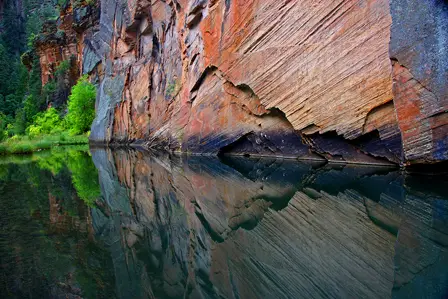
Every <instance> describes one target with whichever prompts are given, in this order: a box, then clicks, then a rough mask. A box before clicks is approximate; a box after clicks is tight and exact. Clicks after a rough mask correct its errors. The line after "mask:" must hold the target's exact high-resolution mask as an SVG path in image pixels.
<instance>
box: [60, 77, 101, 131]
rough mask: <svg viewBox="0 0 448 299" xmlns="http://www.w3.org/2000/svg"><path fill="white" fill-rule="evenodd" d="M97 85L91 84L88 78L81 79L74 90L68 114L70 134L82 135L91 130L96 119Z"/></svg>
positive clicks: (70, 98)
mask: <svg viewBox="0 0 448 299" xmlns="http://www.w3.org/2000/svg"><path fill="white" fill-rule="evenodd" d="M95 98H96V88H95V85H93V84H92V83H90V82H89V81H88V79H87V76H83V77H81V78H80V79H79V80H78V82H77V83H76V85H75V86H73V88H72V93H71V95H70V96H69V100H68V113H67V116H66V122H67V125H68V126H69V128H70V134H72V135H77V134H82V133H85V132H87V131H88V130H90V126H91V125H92V122H93V119H94V118H95Z"/></svg>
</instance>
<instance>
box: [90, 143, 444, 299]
mask: <svg viewBox="0 0 448 299" xmlns="http://www.w3.org/2000/svg"><path fill="white" fill-rule="evenodd" d="M93 159H94V162H95V164H96V166H97V168H98V170H99V176H100V184H101V189H102V201H101V203H100V205H99V208H97V209H93V210H92V219H93V225H94V229H95V231H96V235H97V236H98V237H99V238H100V239H102V240H103V241H104V242H105V243H106V244H107V246H108V249H109V250H110V251H111V254H112V259H113V261H114V269H115V275H116V281H117V294H118V295H119V296H121V297H128V296H130V294H132V296H133V297H134V298H138V297H148V296H149V297H153V296H154V297H163V298H168V297H192V298H196V297H200V296H204V297H208V298H214V297H225V298H254V297H256V298H273V297H275V298H279V297H285V298H286V297H292V298H297V297H307V298H322V297H328V296H329V297H340V298H346V297H363V298H379V297H380V298H384V297H390V296H391V294H393V295H394V296H396V297H397V298H404V297H408V295H409V294H410V292H412V291H413V290H418V289H422V286H423V285H424V284H426V283H427V285H428V286H431V287H432V289H431V290H432V292H433V294H434V295H435V296H442V295H443V294H444V292H445V293H446V291H447V289H446V286H447V285H448V284H446V283H445V282H446V278H447V273H446V271H447V270H446V269H448V268H447V243H448V242H447V238H448V237H447V236H448V229H447V227H448V225H447V214H448V202H447V201H446V200H445V199H446V195H444V194H442V193H437V194H434V195H432V196H431V197H429V196H427V197H424V196H422V193H421V192H420V191H419V190H414V189H413V188H412V185H405V182H410V181H411V180H410V179H409V178H408V177H403V176H402V175H401V174H400V173H398V172H396V171H394V170H393V169H392V170H390V169H372V168H370V169H367V168H356V167H340V168H329V167H328V166H321V165H319V164H300V163H297V162H294V161H292V162H291V161H290V162H288V161H283V160H275V159H265V160H255V159H243V158H238V159H235V158H231V159H230V158H227V159H226V160H223V161H220V160H218V159H217V158H206V157H188V158H180V157H173V156H163V155H158V156H151V155H148V154H145V153H142V152H134V151H132V152H127V151H114V152H112V151H109V150H100V149H96V150H94V151H93ZM223 162H224V163H223ZM405 186H406V187H405ZM444 196H445V197H444ZM442 266H445V268H443V267H442ZM429 280H430V282H429ZM392 290H393V292H392Z"/></svg>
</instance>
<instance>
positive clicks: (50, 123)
mask: <svg viewBox="0 0 448 299" xmlns="http://www.w3.org/2000/svg"><path fill="white" fill-rule="evenodd" d="M63 130H64V125H63V121H62V119H61V117H60V116H59V114H58V112H57V111H56V109H54V108H49V109H48V110H47V111H45V112H40V113H38V114H37V115H36V117H35V120H34V122H33V124H32V125H30V126H29V127H28V128H27V131H28V135H29V136H30V137H35V136H38V135H42V134H51V133H58V132H61V131H63Z"/></svg>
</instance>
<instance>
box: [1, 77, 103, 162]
mask: <svg viewBox="0 0 448 299" xmlns="http://www.w3.org/2000/svg"><path fill="white" fill-rule="evenodd" d="M95 96H96V88H95V86H94V85H93V84H91V83H90V82H89V81H88V80H87V77H86V76H83V77H81V78H80V79H79V80H78V83H77V84H76V85H75V86H73V88H72V92H71V95H70V96H69V100H68V103H67V108H66V109H64V110H57V109H56V108H53V107H49V108H48V109H47V110H45V111H42V112H39V113H37V114H35V115H34V117H33V119H32V121H31V123H30V124H29V125H28V126H27V127H26V129H25V130H24V134H16V132H17V128H15V124H11V123H9V124H8V123H7V121H5V120H6V116H5V115H4V114H0V141H1V143H0V154H24V153H30V152H34V151H37V150H42V149H48V148H51V147H53V146H61V145H75V144H85V143H88V136H89V132H88V130H89V128H90V125H91V124H92V121H93V119H94V117H95V108H94V107H95ZM64 113H65V115H64Z"/></svg>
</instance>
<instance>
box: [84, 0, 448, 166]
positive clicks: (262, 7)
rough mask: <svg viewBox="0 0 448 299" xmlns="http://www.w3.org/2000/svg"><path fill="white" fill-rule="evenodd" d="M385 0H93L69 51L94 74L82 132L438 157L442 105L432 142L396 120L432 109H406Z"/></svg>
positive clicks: (191, 145)
mask: <svg viewBox="0 0 448 299" xmlns="http://www.w3.org/2000/svg"><path fill="white" fill-rule="evenodd" d="M391 1H392V2H394V3H389V0H379V1H373V0H367V1H365V0H364V1H360V0H350V1H342V0H338V1H318V2H317V1H311V0H306V1H277V0H275V1H274V0H249V1H248V0H244V1H243V0H214V1H211V0H189V1H188V0H183V1H166V2H163V1H155V0H153V1H149V0H144V1H143V0H128V1H127V2H124V5H121V4H119V3H117V2H116V1H115V0H102V1H101V18H100V26H99V31H98V32H95V33H93V34H91V35H89V36H87V35H83V36H84V37H83V38H82V45H83V46H82V47H81V48H82V50H83V55H82V58H80V59H79V61H80V63H81V64H82V68H83V70H84V71H85V72H87V73H90V74H97V75H98V79H99V81H100V84H99V94H98V99H97V111H98V115H97V119H96V120H95V122H94V124H93V126H92V135H91V140H92V142H98V143H143V144H145V145H146V146H148V147H157V148H166V149H168V150H171V151H182V152H198V153H210V154H218V153H220V152H226V153H236V154H259V155H276V156H290V157H299V158H317V157H319V158H321V159H322V157H324V158H326V159H328V160H336V161H343V162H357V163H365V162H368V163H390V162H392V163H400V164H401V163H405V162H425V163H426V162H430V163H432V162H435V161H442V160H445V159H446V157H445V158H444V157H443V150H442V153H441V152H440V148H444V149H445V152H446V147H447V146H446V144H444V143H443V142H442V143H441V140H444V138H445V137H444V136H445V135H446V131H447V130H446V128H445V127H444V125H445V124H446V117H444V115H443V113H442V114H440V113H439V114H437V113H436V114H437V115H433V114H431V115H432V116H434V119H432V120H431V121H429V120H428V122H430V123H431V124H428V125H426V124H422V126H426V127H427V126H430V127H431V129H430V130H429V131H430V132H431V136H432V137H431V138H432V139H431V138H430V141H428V142H427V143H428V144H431V145H428V144H426V145H425V144H423V143H424V142H423V141H419V142H418V144H417V143H415V142H413V141H412V138H413V137H412V136H420V137H419V138H420V139H422V140H423V139H424V140H426V139H427V138H426V137H423V136H426V135H425V134H429V133H428V130H427V129H422V128H420V127H421V126H420V127H419V129H417V130H411V129H410V128H407V127H406V126H407V123H410V122H413V121H415V120H418V121H420V120H422V119H423V118H424V117H425V115H426V116H429V114H425V113H422V109H423V108H421V107H420V108H418V109H420V112H417V111H413V110H412V109H410V108H409V107H411V106H412V104H411V102H415V101H413V100H409V99H408V98H407V95H406V92H404V91H405V90H408V89H407V87H406V86H405V85H406V84H407V83H405V82H404V81H403V80H405V79H403V78H401V77H402V76H403V74H402V73H401V72H400V71H397V70H395V69H394V72H392V67H391V59H390V54H389V50H390V43H391V25H392V24H393V23H392V16H394V17H395V18H396V15H395V13H394V14H392V13H391V7H395V6H396V5H397V4H396V3H395V2H399V1H401V0H391ZM422 5H423V4H422ZM392 43H396V42H395V41H394V39H393V40H392ZM79 48H80V46H78V49H79ZM86 65H87V66H88V67H87V66H86ZM95 70H96V71H95ZM400 78H401V79H400ZM393 82H395V85H394V88H393V87H392V83H393ZM445 96H446V95H445ZM419 97H420V98H421V95H419ZM423 97H424V98H425V99H426V98H427V97H426V96H423ZM425 99H424V100H423V104H422V105H423V106H424V105H425V103H426V100H425ZM433 107H434V108H435V109H439V110H440V111H443V110H444V109H446V107H445V106H443V105H438V104H435V105H433ZM439 110H438V111H439ZM419 113H420V116H417V114H419ZM397 116H398V122H397ZM428 136H429V135H428ZM422 142H423V143H422ZM425 142H426V141H425ZM420 144H421V145H420ZM403 152H404V155H403ZM435 152H437V153H438V155H439V156H440V155H441V156H442V158H440V157H439V158H437V159H436V158H434V157H435V154H434V153H435ZM414 153H417V156H418V157H417V156H415V154H414Z"/></svg>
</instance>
